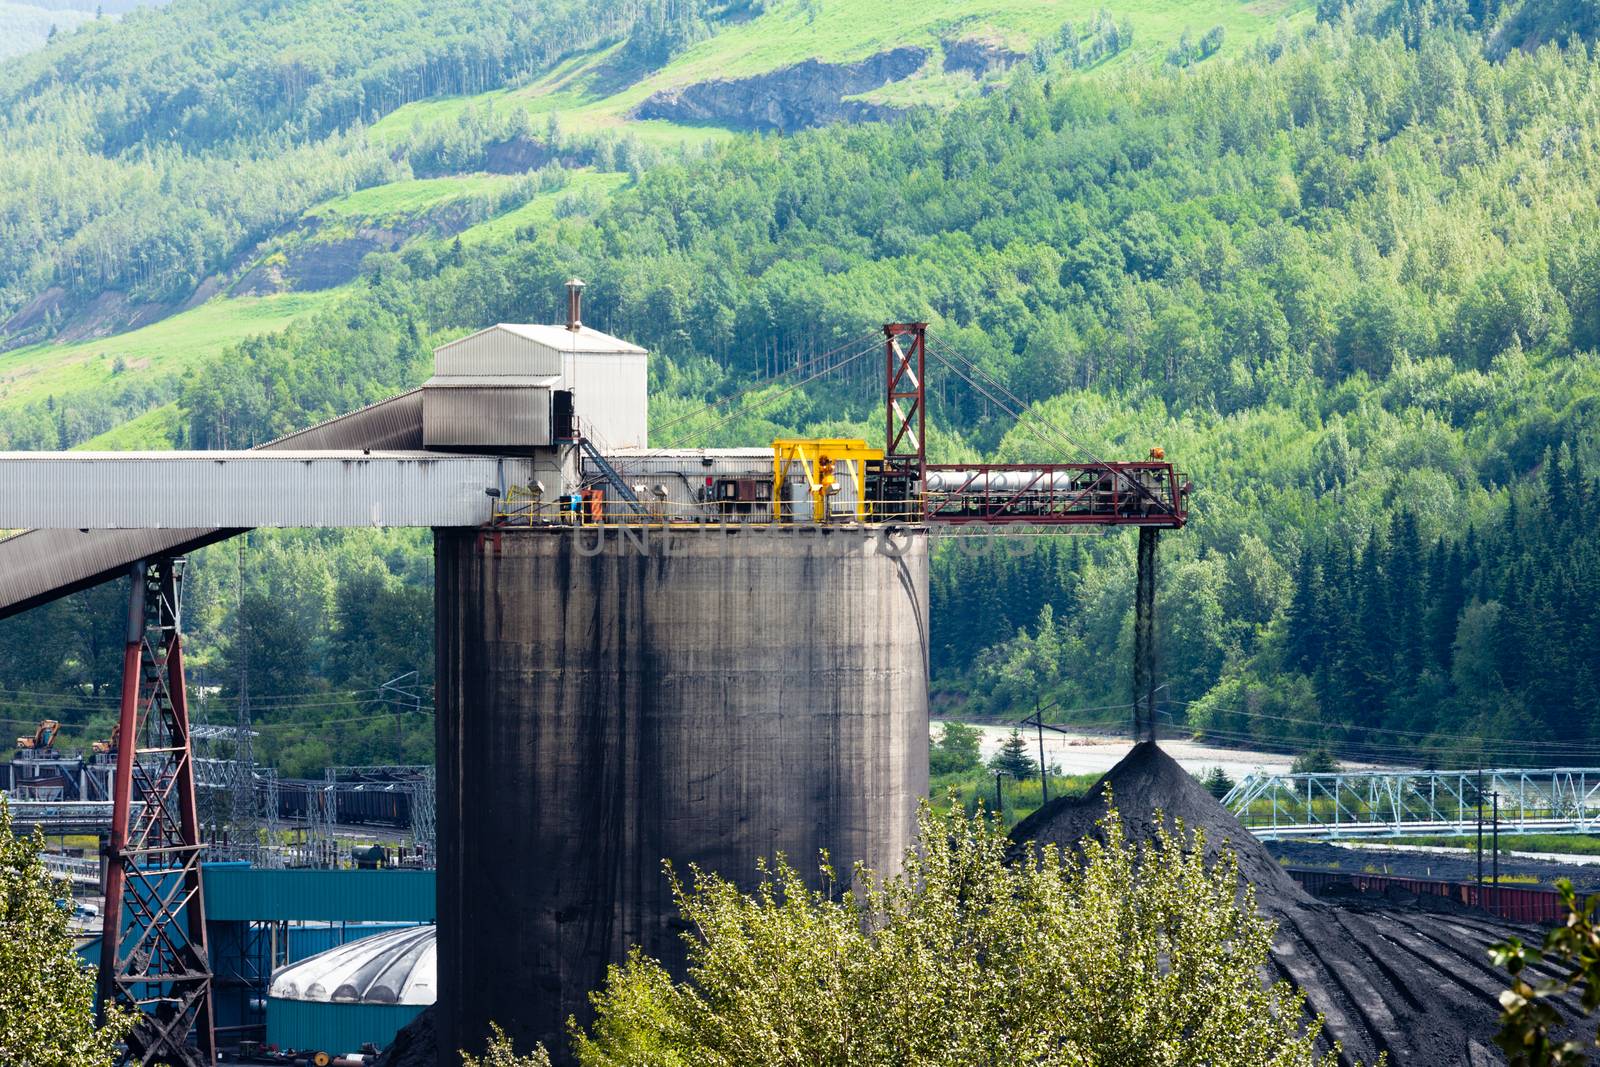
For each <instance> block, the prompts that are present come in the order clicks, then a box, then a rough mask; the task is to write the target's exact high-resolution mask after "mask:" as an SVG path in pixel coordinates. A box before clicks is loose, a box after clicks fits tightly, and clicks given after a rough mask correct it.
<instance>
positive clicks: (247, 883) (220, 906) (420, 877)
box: [202, 863, 437, 922]
mask: <svg viewBox="0 0 1600 1067" xmlns="http://www.w3.org/2000/svg"><path fill="white" fill-rule="evenodd" d="M202 877H203V885H204V886H205V901H206V919H207V921H209V922H223V921H229V920H232V921H236V922H249V921H253V920H256V921H260V920H279V919H287V920H294V919H302V920H323V921H328V922H341V921H344V922H358V921H359V922H433V921H434V919H435V918H436V917H437V908H436V907H435V905H434V894H433V872H432V871H359V870H309V869H308V870H284V871H269V870H261V869H259V868H256V867H250V866H248V865H245V864H234V863H208V864H206V866H205V871H204V874H203V876H202Z"/></svg>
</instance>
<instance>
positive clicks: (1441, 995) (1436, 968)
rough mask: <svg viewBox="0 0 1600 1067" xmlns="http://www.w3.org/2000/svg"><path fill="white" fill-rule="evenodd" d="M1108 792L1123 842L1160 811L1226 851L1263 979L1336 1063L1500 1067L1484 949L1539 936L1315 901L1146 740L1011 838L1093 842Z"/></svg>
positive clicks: (1148, 831) (1492, 979)
mask: <svg viewBox="0 0 1600 1067" xmlns="http://www.w3.org/2000/svg"><path fill="white" fill-rule="evenodd" d="M1106 786H1110V791H1111V795H1112V798H1113V800H1114V802H1115V804H1116V807H1117V811H1118V814H1119V816H1120V817H1121V820H1122V823H1123V825H1124V827H1125V829H1126V832H1127V835H1128V839H1129V840H1130V841H1135V842H1137V841H1142V840H1148V839H1150V838H1151V837H1153V836H1154V833H1155V828H1156V825H1157V824H1156V812H1158V811H1159V812H1160V813H1161V816H1162V818H1163V819H1164V820H1165V821H1166V822H1167V824H1168V825H1169V826H1170V825H1172V823H1173V822H1174V820H1176V819H1181V820H1182V821H1183V823H1184V826H1185V828H1186V829H1189V830H1194V829H1202V830H1204V831H1205V837H1206V852H1207V855H1208V857H1209V858H1212V859H1215V857H1216V855H1217V853H1218V852H1219V850H1221V849H1222V848H1230V849H1232V850H1233V852H1234V854H1235V855H1236V856H1237V857H1238V860H1239V873H1240V876H1241V877H1242V878H1243V879H1245V880H1247V881H1248V882H1249V883H1250V884H1251V885H1252V886H1254V887H1255V895H1256V905H1257V908H1258V909H1259V911H1260V912H1261V914H1263V915H1266V916H1268V917H1270V918H1272V919H1275V920H1276V921H1277V923H1278V930H1277V935H1276V937H1275V938H1274V941H1273V947H1272V967H1273V970H1274V971H1275V973H1274V974H1273V975H1272V976H1271V977H1272V978H1274V979H1277V978H1282V979H1286V980H1288V981H1289V982H1290V983H1291V984H1292V985H1294V986H1295V988H1297V989H1299V990H1300V991H1301V992H1303V993H1305V994H1306V1006H1307V1009H1308V1012H1309V1014H1310V1015H1312V1016H1315V1015H1318V1014H1320V1015H1322V1016H1323V1023H1324V1030H1323V1035H1324V1044H1325V1045H1327V1046H1328V1047H1331V1045H1332V1042H1335V1041H1337V1042H1338V1043H1339V1044H1340V1045H1341V1046H1342V1049H1343V1051H1342V1053H1341V1056H1340V1059H1341V1061H1342V1062H1344V1063H1356V1062H1365V1063H1368V1064H1370V1063H1372V1062H1373V1061H1374V1060H1376V1059H1377V1057H1378V1055H1379V1053H1384V1052H1387V1053H1388V1055H1389V1062H1390V1063H1391V1064H1417V1065H1426V1067H1456V1065H1463V1067H1478V1065H1480V1064H1484V1065H1487V1064H1499V1063H1504V1062H1505V1059H1504V1057H1503V1056H1501V1055H1500V1053H1499V1052H1498V1051H1497V1050H1496V1049H1495V1047H1494V1043H1493V1037H1494V1032H1495V1029H1496V1026H1497V1019H1496V1016H1497V1014H1498V1012H1499V1005H1498V1002H1497V1000H1496V998H1497V996H1498V994H1499V991H1500V990H1501V989H1502V988H1504V986H1505V980H1504V976H1503V975H1501V974H1500V973H1498V972H1497V971H1495V970H1494V968H1493V967H1492V966H1491V965H1490V963H1489V959H1488V955H1487V953H1486V949H1487V947H1488V946H1489V945H1490V944H1491V943H1493V942H1495V941H1499V940H1502V939H1504V938H1505V937H1508V936H1511V935H1517V936H1520V937H1522V938H1523V940H1525V941H1527V940H1534V941H1537V940H1538V938H1539V936H1540V935H1539V931H1537V930H1535V929H1532V928H1528V927H1522V926H1516V925H1513V924H1510V923H1506V922H1503V921H1501V920H1499V919H1497V918H1495V917H1493V916H1490V915H1488V914H1485V913H1482V912H1470V911H1465V910H1462V909H1456V910H1453V911H1436V910H1435V911H1425V910H1421V909H1420V908H1419V907H1418V902H1416V901H1413V902H1411V906H1409V907H1408V906H1405V905H1404V904H1400V903H1393V902H1378V903H1376V904H1375V903H1374V902H1373V901H1371V900H1370V899H1368V898H1365V897H1363V898H1360V899H1359V900H1358V901H1353V902H1350V903H1348V904H1343V903H1341V904H1337V905H1335V904H1330V903H1328V902H1326V901H1322V900H1318V899H1316V898H1314V897H1312V896H1310V895H1309V894H1307V893H1306V892H1305V891H1304V890H1302V889H1301V888H1300V886H1299V884H1298V883H1296V882H1295V881H1294V879H1293V878H1291V877H1290V876H1289V875H1288V873H1287V872H1285V871H1284V869H1283V867H1282V866H1281V865H1280V864H1279V863H1278V862H1277V861H1276V860H1275V859H1274V858H1273V856H1272V854H1271V852H1269V851H1268V850H1267V848H1266V846H1265V845H1263V844H1262V843H1261V842H1260V841H1258V840H1256V838H1255V837H1254V836H1253V835H1252V834H1251V833H1250V832H1249V831H1247V830H1246V829H1245V828H1244V827H1243V826H1242V825H1241V824H1240V823H1239V821H1238V820H1237V819H1235V818H1234V817H1233V816H1232V815H1230V814H1229V813H1228V811H1227V809H1225V808H1224V807H1223V806H1222V805H1221V804H1220V803H1219V802H1218V801H1217V800H1216V799H1215V798H1214V797H1212V796H1211V794H1210V793H1209V792H1207V791H1206V790H1205V788H1204V787H1202V786H1201V785H1200V783H1199V782H1197V781H1195V780H1194V778H1193V777H1192V776H1190V775H1189V774H1188V772H1186V771H1184V769H1183V768H1182V767H1180V766H1178V764H1177V763H1176V762H1174V761H1173V759H1172V758H1171V757H1170V756H1168V755H1167V754H1166V753H1165V752H1163V751H1162V750H1161V748H1160V746H1159V745H1157V744H1156V743H1154V742H1144V743H1141V744H1139V745H1136V746H1134V749H1133V751H1132V752H1130V753H1129V754H1128V755H1127V756H1126V757H1125V758H1124V759H1123V760H1122V762H1120V763H1118V764H1117V765H1116V766H1115V767H1113V768H1112V769H1111V770H1110V771H1108V772H1106V774H1105V775H1104V776H1103V777H1102V778H1101V779H1100V781H1099V782H1096V783H1095V785H1094V786H1093V787H1092V788H1091V789H1090V790H1089V792H1088V793H1087V794H1085V795H1084V796H1082V797H1067V798H1062V799H1059V800H1053V801H1051V802H1050V803H1049V804H1048V805H1046V806H1045V807H1043V808H1041V809H1039V811H1037V812H1035V813H1034V814H1033V815H1031V816H1029V817H1028V818H1027V819H1025V820H1023V821H1022V822H1021V823H1019V824H1018V825H1017V827H1016V828H1015V829H1014V830H1013V831H1012V833H1011V836H1012V838H1013V839H1014V840H1016V841H1018V842H1021V841H1035V842H1038V843H1040V844H1044V843H1054V844H1056V845H1059V846H1060V847H1062V848H1075V847H1077V845H1078V843H1079V842H1080V841H1082V840H1083V839H1085V838H1089V837H1099V836H1100V835H1101V832H1102V831H1101V828H1100V826H1099V825H1098V824H1099V822H1100V821H1101V820H1102V819H1103V818H1104V816H1105V812H1106V797H1105V787H1106Z"/></svg>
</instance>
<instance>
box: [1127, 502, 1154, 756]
mask: <svg viewBox="0 0 1600 1067" xmlns="http://www.w3.org/2000/svg"><path fill="white" fill-rule="evenodd" d="M1160 536H1161V531H1160V530H1158V529H1156V528H1155V527H1153V526H1141V527H1139V570H1138V577H1137V581H1136V589H1135V592H1134V606H1133V739H1134V740H1135V741H1154V740H1155V739H1156V663H1155V659H1156V640H1155V620H1156V547H1157V545H1158V543H1159V540H1158V539H1159V538H1160Z"/></svg>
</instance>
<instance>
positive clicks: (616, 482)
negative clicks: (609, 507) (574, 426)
mask: <svg viewBox="0 0 1600 1067" xmlns="http://www.w3.org/2000/svg"><path fill="white" fill-rule="evenodd" d="M578 447H579V448H581V449H583V454H584V457H585V458H587V459H588V460H589V462H591V463H593V464H594V465H595V467H596V468H597V469H598V470H599V471H600V476H601V477H602V478H604V479H605V480H606V484H607V485H609V486H610V487H611V488H612V489H613V490H614V491H615V492H616V494H617V496H618V497H619V498H621V499H622V500H623V501H624V502H625V503H627V505H628V506H629V507H630V508H632V509H633V511H634V514H636V515H643V514H644V507H643V506H642V505H641V504H640V503H639V497H638V496H637V495H635V493H634V491H633V488H632V487H631V486H630V485H628V483H627V482H625V481H623V480H622V475H620V474H618V473H617V469H616V468H615V467H613V466H612V465H611V464H609V463H607V462H606V457H605V456H603V455H601V454H600V450H599V449H598V448H596V447H594V442H593V441H591V440H589V439H588V438H587V437H579V438H578Z"/></svg>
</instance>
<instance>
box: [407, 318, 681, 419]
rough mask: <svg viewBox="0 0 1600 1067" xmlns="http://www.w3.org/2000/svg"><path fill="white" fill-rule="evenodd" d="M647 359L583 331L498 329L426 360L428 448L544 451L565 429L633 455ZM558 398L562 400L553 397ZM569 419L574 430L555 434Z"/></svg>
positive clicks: (645, 400)
mask: <svg viewBox="0 0 1600 1067" xmlns="http://www.w3.org/2000/svg"><path fill="white" fill-rule="evenodd" d="M647 360H648V356H647V353H646V352H645V350H644V349H642V348H640V347H639V346H638V345H632V344H629V343H628V342H626V341H621V340H618V339H617V338H615V337H611V336H609V335H607V334H603V333H600V332H599V331H597V330H591V329H589V328H588V327H586V326H577V327H574V328H569V327H565V326H544V325H531V324H527V323H504V322H503V323H499V324H498V325H495V326H491V327H489V328H488V329H485V330H479V331H478V332H477V333H474V334H470V335H468V336H466V337H463V338H460V339H459V340H456V341H451V342H450V343H449V344H445V345H440V346H439V347H438V348H437V349H435V350H434V353H433V377H432V378H430V379H428V381H427V384H425V385H424V386H423V387H422V392H423V396H424V398H425V399H424V402H423V425H424V442H425V444H426V445H427V447H429V448H482V447H548V446H550V445H552V444H555V443H557V442H558V441H559V440H564V439H567V438H570V437H572V436H573V435H574V431H575V430H581V432H582V433H583V434H584V435H585V436H587V437H589V438H590V439H591V440H593V441H594V442H595V443H596V444H597V445H599V446H600V447H602V448H623V447H643V446H644V445H645V444H646V443H647V434H646V427H645V423H646V420H647V418H648V414H649V397H648V395H647V385H648V372H647ZM563 393H564V394H567V395H566V397H565V399H563V398H562V397H561V396H560V395H559V394H563ZM563 405H565V410H566V411H575V412H576V413H577V415H578V420H579V425H578V426H576V427H574V426H572V425H570V420H567V421H568V422H569V425H565V426H562V425H557V423H558V422H560V421H563V420H562V419H561V418H559V417H558V413H559V412H560V411H561V410H562V409H563Z"/></svg>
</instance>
